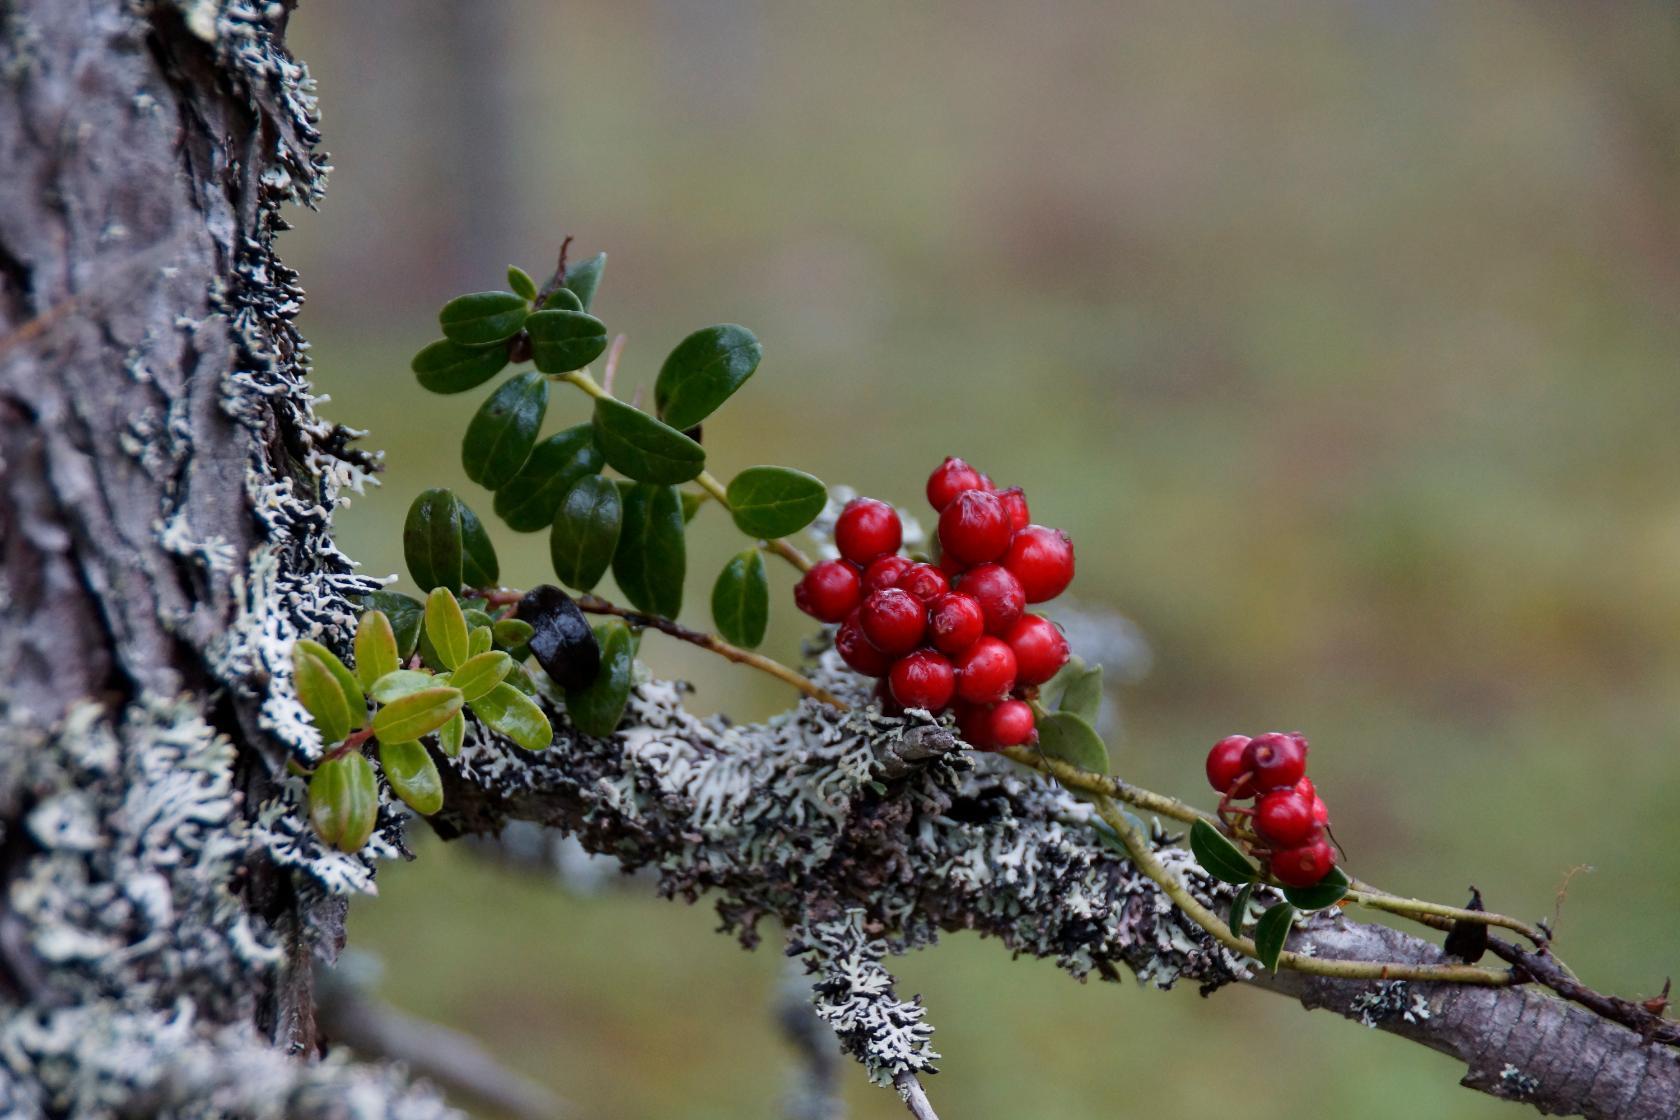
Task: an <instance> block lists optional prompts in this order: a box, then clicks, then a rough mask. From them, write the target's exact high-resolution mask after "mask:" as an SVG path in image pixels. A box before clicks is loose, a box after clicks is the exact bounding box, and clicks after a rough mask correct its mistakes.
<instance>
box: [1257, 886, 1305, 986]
mask: <svg viewBox="0 0 1680 1120" xmlns="http://www.w3.org/2000/svg"><path fill="white" fill-rule="evenodd" d="M1294 925H1295V907H1293V906H1291V905H1289V903H1287V902H1280V903H1278V904H1277V905H1276V906H1274V907H1272V908H1271V909H1270V910H1268V911H1266V912H1265V913H1264V914H1262V915H1260V920H1259V921H1258V922H1255V923H1254V948H1255V952H1256V953H1257V954H1258V956H1257V959H1258V960H1259V961H1260V963H1261V964H1262V965H1264V966H1265V967H1266V968H1269V969H1271V970H1272V971H1273V972H1276V971H1277V967H1278V958H1279V957H1280V956H1282V955H1283V944H1284V942H1286V941H1288V940H1289V931H1290V929H1291V928H1292V927H1293V926H1294Z"/></svg>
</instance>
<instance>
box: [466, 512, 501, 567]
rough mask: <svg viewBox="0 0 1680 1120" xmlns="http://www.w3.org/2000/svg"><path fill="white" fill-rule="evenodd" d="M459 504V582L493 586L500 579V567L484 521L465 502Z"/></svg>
mask: <svg viewBox="0 0 1680 1120" xmlns="http://www.w3.org/2000/svg"><path fill="white" fill-rule="evenodd" d="M460 506H461V582H462V583H463V584H465V585H466V586H468V587H494V586H496V584H497V583H498V582H500V581H501V576H502V567H501V564H500V562H499V561H497V559H496V546H495V545H493V544H491V543H490V534H489V533H486V532H485V531H484V522H482V521H480V520H479V519H478V514H476V513H474V512H473V511H472V508H471V507H470V506H468V505H467V503H465V502H461V503H460Z"/></svg>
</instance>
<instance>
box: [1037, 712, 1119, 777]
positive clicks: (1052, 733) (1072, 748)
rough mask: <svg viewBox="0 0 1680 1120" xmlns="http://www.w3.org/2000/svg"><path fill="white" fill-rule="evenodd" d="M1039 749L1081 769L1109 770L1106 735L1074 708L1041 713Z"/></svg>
mask: <svg viewBox="0 0 1680 1120" xmlns="http://www.w3.org/2000/svg"><path fill="white" fill-rule="evenodd" d="M1038 749H1039V750H1041V751H1043V752H1044V753H1045V754H1046V755H1048V756H1049V757H1051V758H1059V759H1061V760H1062V761H1063V762H1069V763H1072V764H1073V765H1075V766H1077V767H1079V768H1080V769H1081V770H1089V771H1091V772H1092V773H1095V774H1106V773H1108V765H1109V764H1108V747H1107V746H1106V745H1104V743H1103V741H1102V736H1101V735H1098V734H1097V731H1096V728H1094V727H1092V726H1091V725H1090V724H1089V723H1086V722H1085V721H1084V720H1083V719H1081V718H1079V717H1078V716H1076V715H1074V714H1073V713H1072V712H1052V713H1051V714H1049V715H1047V716H1040V717H1039V719H1038Z"/></svg>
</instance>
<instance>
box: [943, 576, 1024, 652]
mask: <svg viewBox="0 0 1680 1120" xmlns="http://www.w3.org/2000/svg"><path fill="white" fill-rule="evenodd" d="M985 632H986V614H985V612H984V611H982V610H981V609H980V604H979V603H978V602H976V601H975V600H974V597H973V596H971V595H965V594H963V593H962V592H961V591H952V592H949V593H947V594H945V595H941V596H940V597H939V598H937V599H935V600H934V601H933V602H932V603H931V604H929V606H928V638H929V640H930V641H932V642H933V644H934V647H935V648H937V649H940V650H943V651H944V652H946V653H961V652H962V651H963V650H965V649H967V648H968V647H969V646H971V645H973V644H974V643H975V642H977V641H979V640H980V635H981V634H984V633H985ZM1019 657H1020V653H1019V651H1017V652H1016V658H1017V659H1019Z"/></svg>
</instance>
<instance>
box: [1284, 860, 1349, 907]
mask: <svg viewBox="0 0 1680 1120" xmlns="http://www.w3.org/2000/svg"><path fill="white" fill-rule="evenodd" d="M1351 885H1352V884H1351V883H1350V882H1349V881H1348V877H1347V872H1345V871H1343V870H1342V869H1341V868H1339V867H1332V868H1331V869H1330V873H1329V874H1328V875H1326V876H1324V878H1322V879H1320V880H1319V881H1318V882H1316V883H1314V884H1313V885H1312V886H1310V887H1284V888H1283V897H1285V898H1287V899H1288V900H1289V901H1290V902H1293V903H1294V904H1295V906H1296V908H1297V909H1300V910H1322V909H1324V908H1325V907H1326V906H1334V905H1336V903H1338V902H1340V901H1341V900H1342V897H1343V896H1344V895H1346V894H1347V892H1348V887H1349V886H1351Z"/></svg>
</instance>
